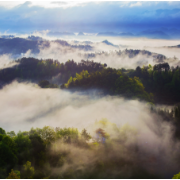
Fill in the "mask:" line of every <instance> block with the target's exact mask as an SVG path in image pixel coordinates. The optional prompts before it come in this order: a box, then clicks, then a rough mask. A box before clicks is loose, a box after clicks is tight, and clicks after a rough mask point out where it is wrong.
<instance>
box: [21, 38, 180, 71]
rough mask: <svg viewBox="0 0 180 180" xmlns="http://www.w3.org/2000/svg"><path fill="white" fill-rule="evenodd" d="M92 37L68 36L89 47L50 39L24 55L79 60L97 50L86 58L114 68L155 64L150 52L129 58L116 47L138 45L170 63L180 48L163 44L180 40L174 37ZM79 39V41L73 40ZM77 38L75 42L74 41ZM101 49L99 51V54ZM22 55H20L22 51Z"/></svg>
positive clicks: (135, 47)
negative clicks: (66, 44)
mask: <svg viewBox="0 0 180 180" xmlns="http://www.w3.org/2000/svg"><path fill="white" fill-rule="evenodd" d="M61 39H63V40H67V39H66V38H61ZM105 39H107V40H108V41H109V42H110V43H114V46H112V45H107V44H105V43H102V41H103V40H105ZM93 40H94V36H90V37H86V38H84V39H82V38H79V39H78V36H77V38H74V39H72V38H71V39H68V40H67V42H68V43H69V44H71V45H75V44H76V45H77V47H78V45H86V44H90V46H92V50H91V51H85V50H83V49H80V48H73V47H68V46H62V45H60V44H58V43H55V42H51V43H50V47H48V48H44V47H43V46H41V47H39V48H40V53H38V54H33V53H31V51H30V50H29V51H27V52H26V53H25V54H23V56H25V57H36V58H38V59H41V58H42V59H48V58H51V59H56V60H58V61H59V62H66V61H67V60H68V59H73V60H74V61H76V62H80V61H81V59H87V56H86V54H87V53H89V54H90V53H96V57H92V58H91V57H89V58H88V59H89V60H94V61H95V62H101V63H106V64H107V65H108V66H109V67H113V68H136V67H137V66H141V67H142V66H143V65H148V64H151V65H154V64H157V62H155V61H153V56H147V55H142V54H141V53H139V54H138V55H137V56H135V57H134V58H129V57H128V55H125V54H124V55H123V56H119V55H115V53H114V54H113V53H111V52H115V51H119V50H121V51H123V50H125V49H126V48H127V49H134V50H136V49H140V50H147V51H150V52H152V53H158V54H162V55H165V56H166V57H167V58H170V59H171V60H170V59H169V60H168V61H167V62H169V64H170V66H177V65H179V64H180V63H179V59H180V52H179V49H178V48H166V47H163V46H173V45H178V43H179V44H180V42H179V41H175V40H154V39H145V38H144V39H143V38H134V39H130V38H129V39H125V38H124V39H123V38H118V37H117V38H113V37H96V41H93ZM76 41H78V42H76ZM74 42H76V43H74ZM102 52H106V54H107V55H105V54H102ZM98 53H100V54H98ZM21 57H22V55H21ZM174 57H176V58H177V59H176V60H172V58H174Z"/></svg>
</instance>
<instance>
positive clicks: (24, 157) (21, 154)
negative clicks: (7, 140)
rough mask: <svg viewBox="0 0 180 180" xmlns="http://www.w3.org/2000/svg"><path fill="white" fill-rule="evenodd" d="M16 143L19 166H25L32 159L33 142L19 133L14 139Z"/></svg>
mask: <svg viewBox="0 0 180 180" xmlns="http://www.w3.org/2000/svg"><path fill="white" fill-rule="evenodd" d="M14 141H15V143H16V144H17V157H18V164H19V165H23V164H24V163H25V162H26V161H28V160H29V159H30V149H31V147H32V145H31V140H30V139H29V137H28V136H27V135H23V133H21V132H19V133H18V134H17V136H15V137H14Z"/></svg>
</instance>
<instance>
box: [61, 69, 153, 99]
mask: <svg viewBox="0 0 180 180" xmlns="http://www.w3.org/2000/svg"><path fill="white" fill-rule="evenodd" d="M64 87H65V88H81V89H82V88H83V89H91V88H100V89H104V90H106V92H108V93H110V94H112V95H122V96H124V97H127V98H139V99H142V100H146V101H149V102H152V101H153V95H152V94H148V93H147V92H146V91H145V90H144V86H143V84H142V83H141V81H140V80H139V78H137V77H133V78H129V77H128V76H127V75H125V74H123V73H121V71H118V70H116V69H112V68H107V69H103V70H102V71H96V72H93V73H90V74H89V73H88V71H82V72H81V73H80V74H78V73H76V77H74V78H73V77H70V79H69V80H68V82H67V83H66V84H64V85H62V86H61V88H64Z"/></svg>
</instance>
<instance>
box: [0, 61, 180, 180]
mask: <svg viewBox="0 0 180 180" xmlns="http://www.w3.org/2000/svg"><path fill="white" fill-rule="evenodd" d="M16 63H17V64H16V65H14V66H12V67H9V68H4V69H1V70H0V81H1V82H3V83H2V85H1V89H3V87H4V86H6V85H8V84H10V83H12V82H13V81H14V80H17V81H19V82H33V83H36V84H38V85H39V88H42V89H44V90H45V89H47V88H57V89H61V90H62V91H72V92H78V91H85V90H91V89H97V90H102V91H103V93H104V96H105V95H109V96H113V97H123V98H125V99H127V100H139V101H141V102H145V103H146V104H147V105H148V107H149V113H150V115H151V116H155V117H158V118H159V120H158V121H160V122H163V123H169V122H170V123H171V124H172V125H173V127H174V131H173V137H172V138H173V139H175V141H177V142H179V141H180V105H179V104H178V102H179V101H180V95H179V92H180V68H179V67H175V68H173V69H172V68H170V67H169V64H168V63H161V64H157V65H155V66H152V65H150V64H149V66H143V67H139V66H138V67H137V68H136V69H124V68H122V69H114V68H110V67H107V65H106V64H101V63H96V62H93V61H84V60H83V61H81V62H80V63H76V62H75V61H74V60H68V61H67V62H65V63H60V62H59V61H57V60H52V59H47V60H42V59H41V60H38V59H35V58H22V59H18V60H16ZM57 75H59V78H58V79H57V80H56V82H53V81H52V79H53V77H54V76H57ZM158 103H164V104H167V105H171V110H169V109H166V108H165V109H162V108H158V106H156V105H157V104H158ZM84 121H85V119H84ZM158 121H157V123H159V122H158ZM109 128H110V129H111V130H109ZM93 132H94V134H93V135H91V134H90V133H89V132H88V131H87V130H86V129H81V130H79V129H77V128H75V127H65V128H61V127H56V128H54V127H51V126H44V127H42V128H33V127H32V128H31V129H30V130H29V131H19V132H17V133H15V131H14V130H13V129H12V131H9V132H6V131H5V130H4V129H3V128H0V159H1V161H0V178H4V179H5V178H7V179H19V178H23V179H26V178H27V179H31V178H35V179H39V178H55V179H57V178H64V179H65V178H89V179H90V178H119V179H120V178H138V179H139V178H143V179H147V178H151V179H152V178H164V176H163V175H162V174H161V173H159V174H158V173H156V172H155V171H156V170H155V167H154V168H153V167H152V172H154V173H150V172H149V171H148V170H147V169H146V168H145V167H144V162H148V163H149V164H150V165H151V166H153V162H154V161H156V158H155V157H154V156H153V155H150V154H147V153H146V152H145V151H144V150H142V149H141V148H140V147H139V146H138V145H137V144H136V143H131V144H130V145H129V144H128V139H129V138H128V137H131V138H133V142H136V138H137V134H138V131H137V129H136V128H134V127H133V126H130V125H129V124H125V125H123V126H120V127H118V126H117V125H116V124H114V123H111V122H110V121H109V120H107V119H105V118H104V119H98V121H96V123H95V124H94V126H93ZM142 157H143V159H142ZM178 158H179V157H178ZM177 165H178V166H179V165H180V161H178V162H177ZM177 173H178V172H177ZM178 177H180V175H179V174H176V173H175V172H174V176H173V178H178Z"/></svg>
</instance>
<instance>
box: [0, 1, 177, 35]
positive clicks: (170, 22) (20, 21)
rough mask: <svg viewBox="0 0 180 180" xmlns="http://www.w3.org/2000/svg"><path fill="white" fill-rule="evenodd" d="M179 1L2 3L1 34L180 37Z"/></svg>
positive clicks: (0, 14) (0, 10)
mask: <svg viewBox="0 0 180 180" xmlns="http://www.w3.org/2000/svg"><path fill="white" fill-rule="evenodd" d="M179 29H180V2H178V1H174V2H172V1H170V2H167V1H165V2H163V1H157V2H156V1H149V2H148V1H129V2H127V1H121V2H120V1H109V2H108V1H104V2H103V1H100V2H93V1H91V2H74V1H73V2H69V1H68V2H60V1H56V2H55V1H54V2H53V1H52V2H50V1H48V2H42V1H38V2H35V1H32V2H30V1H27V2H15V1H13V2H10V1H7V2H2V1H1V2H0V32H1V33H4V32H6V33H8V34H10V33H30V32H33V31H42V30H50V31H60V32H63V31H68V32H80V31H82V32H87V33H96V32H116V33H122V32H130V33H132V34H136V35H138V34H143V33H145V34H152V33H155V34H157V35H158V34H160V35H162V36H166V35H167V36H168V35H172V36H176V35H178V34H180V32H179Z"/></svg>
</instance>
